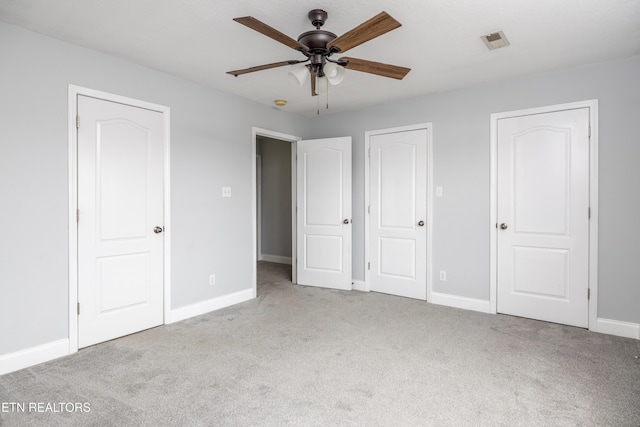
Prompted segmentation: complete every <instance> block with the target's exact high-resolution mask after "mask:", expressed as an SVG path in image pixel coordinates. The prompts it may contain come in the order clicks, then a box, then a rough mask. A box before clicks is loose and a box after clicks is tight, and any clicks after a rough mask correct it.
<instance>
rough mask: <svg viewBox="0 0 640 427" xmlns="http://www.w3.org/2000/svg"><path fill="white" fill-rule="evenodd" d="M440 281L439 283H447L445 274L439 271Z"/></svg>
mask: <svg viewBox="0 0 640 427" xmlns="http://www.w3.org/2000/svg"><path fill="white" fill-rule="evenodd" d="M440 281H441V282H446V281H447V272H446V271H444V270H440Z"/></svg>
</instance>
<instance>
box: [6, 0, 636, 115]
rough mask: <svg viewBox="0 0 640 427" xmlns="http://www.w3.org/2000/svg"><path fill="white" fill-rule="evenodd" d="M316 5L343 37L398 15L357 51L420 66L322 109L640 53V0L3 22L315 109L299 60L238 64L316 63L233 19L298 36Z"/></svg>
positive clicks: (93, 6)
mask: <svg viewBox="0 0 640 427" xmlns="http://www.w3.org/2000/svg"><path fill="white" fill-rule="evenodd" d="M316 8H321V9H324V10H326V11H327V12H328V13H329V17H328V20H327V22H326V23H325V25H324V27H323V29H324V30H328V31H331V32H333V33H336V34H337V35H341V34H343V33H345V32H346V31H348V30H350V29H351V28H353V27H355V26H357V25H359V24H360V23H362V22H363V21H365V20H367V19H369V18H371V17H373V16H374V15H376V14H378V13H379V12H381V11H383V10H384V11H386V12H388V13H389V14H391V15H392V16H393V17H394V18H396V19H397V20H398V21H400V22H401V23H402V27H400V28H398V29H396V30H393V31H391V32H389V33H387V34H384V35H382V36H380V37H378V38H376V39H374V40H371V41H369V42H367V43H365V44H363V45H361V46H358V47H356V48H354V49H352V50H350V51H349V52H348V53H346V54H345V56H351V57H356V58H362V59H368V60H372V61H377V62H384V63H389V64H395V65H401V66H405V67H409V68H411V69H412V71H411V72H410V73H409V74H408V75H407V76H406V77H405V78H404V80H401V81H398V80H394V79H389V78H384V77H380V76H375V75H370V74H366V73H361V72H357V71H353V70H351V71H349V70H348V71H347V75H346V77H345V79H344V80H343V82H342V83H341V84H340V85H339V86H337V87H335V88H333V89H332V90H331V91H330V92H329V106H330V109H329V110H328V111H326V110H325V111H323V110H321V114H326V113H335V112H340V111H347V110H353V109H357V108H362V107H366V106H370V105H375V104H379V103H383V102H386V101H390V100H398V99H403V98H409V97H414V96H418V95H422V94H426V93H432V92H439V91H444V90H452V89H457V88H461V87H465V86H469V85H473V84H477V83H481V82H487V81H496V80H500V79H505V78H510V77H514V76H518V75H524V74H530V73H536V72H541V71H547V70H553V69H558V68H563V67H570V66H575V65H579V64H589V63H595V62H601V61H607V60H611V59H617V58H624V57H629V56H632V55H637V54H640V0H403V1H397V0H349V1H346V0H342V1H340V0H314V1H309V0H268V1H267V0H236V1H220V0H109V1H105V0H56V1H51V0H0V20H1V21H4V22H7V23H10V24H15V25H18V26H20V27H23V28H26V29H29V30H33V31H36V32H39V33H42V34H46V35H49V36H51V37H55V38H58V39H61V40H65V41H67V42H70V43H73V44H76V45H80V46H84V47H88V48H92V49H96V50H99V51H102V52H106V53H109V54H112V55H115V56H119V57H122V58H126V59H128V60H130V61H132V62H135V63H138V64H142V65H145V66H147V67H150V68H154V69H157V70H161V71H165V72H167V73H171V74H175V75H178V76H181V77H184V78H186V79H188V80H191V81H194V82H198V83H201V84H203V85H207V86H211V87H214V88H217V89H219V90H222V91H225V92H230V93H234V94H237V95H239V96H242V97H245V98H248V99H252V100H254V101H256V102H260V103H263V104H265V105H270V106H272V105H273V101H274V100H275V99H280V98H282V99H286V100H287V101H288V104H287V106H286V107H281V108H283V109H285V110H287V111H291V112H296V113H300V114H304V115H308V116H312V115H315V114H316V110H317V107H318V98H320V99H319V101H320V102H321V103H322V107H324V105H325V104H326V99H325V96H324V95H323V96H321V97H313V98H312V97H311V96H310V88H309V87H308V86H307V87H303V88H298V87H294V86H293V85H292V84H291V83H290V81H289V79H288V76H287V71H288V69H289V67H282V68H274V69H271V70H265V71H259V72H255V73H251V74H246V75H242V76H239V77H233V76H231V75H229V74H226V71H229V70H235V69H242V68H248V67H251V66H255V65H262V64H267V63H272V62H279V61H284V60H288V59H304V57H303V56H302V54H300V53H299V52H296V51H294V50H293V49H290V48H288V47H286V46H284V45H282V44H280V43H278V42H276V41H274V40H271V39H269V38H268V37H266V36H264V35H262V34H260V33H258V32H255V31H253V30H251V29H249V28H247V27H245V26H243V25H240V24H238V23H236V22H234V21H233V20H232V19H233V18H235V17H241V16H253V17H255V18H257V19H259V20H261V21H263V22H264V23H266V24H268V25H270V26H272V27H274V28H276V29H278V30H280V31H281V32H283V33H285V34H287V35H288V36H290V37H292V38H294V39H297V38H298V35H299V34H301V33H303V32H305V31H309V30H312V29H313V27H312V25H311V23H310V22H309V20H308V18H307V13H308V12H309V10H311V9H316ZM496 30H502V31H504V32H505V34H506V36H507V38H508V39H509V41H510V42H511V46H509V47H506V48H503V49H498V50H494V51H489V50H488V49H487V48H486V46H485V45H484V44H483V42H482V41H481V39H480V36H481V35H483V34H486V33H489V32H493V31H496ZM339 56H340V55H336V56H334V57H339ZM307 85H308V83H307Z"/></svg>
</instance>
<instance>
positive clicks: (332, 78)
mask: <svg viewBox="0 0 640 427" xmlns="http://www.w3.org/2000/svg"><path fill="white" fill-rule="evenodd" d="M323 70H324V75H325V76H327V80H328V81H329V83H331V84H332V85H334V86H335V85H338V84H340V82H341V81H342V79H344V74H345V70H344V67H343V66H341V65H338V64H335V63H333V62H327V63H326V64H325V65H324V67H323Z"/></svg>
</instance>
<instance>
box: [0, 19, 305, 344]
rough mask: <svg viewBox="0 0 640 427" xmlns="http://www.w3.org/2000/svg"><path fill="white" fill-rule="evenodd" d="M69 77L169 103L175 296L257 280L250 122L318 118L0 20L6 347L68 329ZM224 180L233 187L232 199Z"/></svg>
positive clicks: (179, 302)
mask: <svg viewBox="0 0 640 427" xmlns="http://www.w3.org/2000/svg"><path fill="white" fill-rule="evenodd" d="M68 84H74V85H79V86H84V87H89V88H92V89H97V90H102V91H105V92H110V93H114V94H118V95H123V96H128V97H131V98H136V99H141V100H144V101H148V102H154V103H157V104H162V105H167V106H169V107H171V196H172V206H171V210H172V223H171V232H172V234H171V235H172V246H171V252H172V277H171V279H172V307H173V308H177V307H181V306H184V305H188V304H192V303H196V302H200V301H204V300H208V299H211V298H215V297H218V296H221V295H225V294H229V293H232V292H237V291H241V290H244V289H248V288H251V287H252V281H251V268H250V267H249V266H250V265H251V260H252V257H253V255H252V248H253V241H252V235H251V230H252V224H251V222H252V217H251V199H252V193H251V190H252V180H251V176H252V171H251V165H252V153H251V135H252V134H251V127H252V126H257V127H261V128H265V129H273V130H277V131H280V132H284V133H288V134H293V135H300V136H305V132H306V129H307V128H308V126H307V125H306V122H307V121H306V120H305V119H304V118H301V117H299V116H293V115H291V114H289V113H285V112H282V111H281V110H277V109H274V108H268V107H265V106H261V105H258V104H255V103H252V102H249V101H246V100H243V99H241V98H239V97H235V96H231V95H228V94H224V93H222V92H219V91H215V90H211V89H207V88H205V87H202V86H199V85H196V84H193V83H190V82H188V81H185V80H182V79H178V78H176V77H172V76H170V75H167V74H163V73H160V72H156V71H153V70H150V69H147V68H143V67H139V66H136V65H133V64H131V63H129V62H126V61H122V60H119V59H116V58H114V57H110V56H107V55H103V54H100V53H98V52H96V51H92V50H87V49H83V48H80V47H77V46H73V45H70V44H67V43H63V42H60V41H58V40H54V39H51V38H48V37H44V36H41V35H38V34H36V33H32V32H29V31H25V30H22V29H20V28H18V27H15V26H11V25H7V24H3V23H0V123H1V125H0V224H1V225H2V232H1V235H0V325H1V327H0V355H2V354H7V353H12V352H15V351H18V350H21V349H25V348H30V347H34V346H37V345H40V344H45V343H49V342H52V341H56V340H60V339H63V338H67V337H68V319H67V317H68V287H69V282H68V280H69V274H68V271H67V270H68V250H69V245H68V227H67V215H68V214H67V212H68V182H67V155H68V149H67V85H68ZM222 186H230V187H231V188H232V194H233V197H231V198H229V199H223V198H222V197H221V187H222ZM210 273H215V274H216V278H217V280H216V282H217V285H216V286H214V287H211V286H209V284H208V276H209V274H210Z"/></svg>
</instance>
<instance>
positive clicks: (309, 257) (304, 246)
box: [296, 137, 351, 290]
mask: <svg viewBox="0 0 640 427" xmlns="http://www.w3.org/2000/svg"><path fill="white" fill-rule="evenodd" d="M297 145H298V146H297V148H298V156H297V165H296V167H297V200H298V207H297V239H298V241H297V245H296V246H297V258H298V260H297V282H298V284H299V285H310V286H320V287H326V288H334V289H345V290H351V137H341V138H329V139H314V140H306V141H298V142H297Z"/></svg>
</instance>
